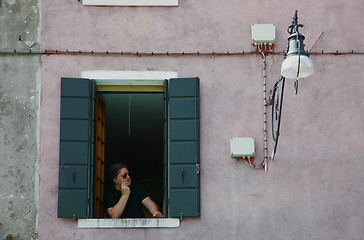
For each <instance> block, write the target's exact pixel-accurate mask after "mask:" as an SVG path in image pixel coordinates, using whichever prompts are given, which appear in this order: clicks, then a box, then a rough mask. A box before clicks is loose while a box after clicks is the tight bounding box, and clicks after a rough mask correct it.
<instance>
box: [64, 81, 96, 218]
mask: <svg viewBox="0 0 364 240" xmlns="http://www.w3.org/2000/svg"><path fill="white" fill-rule="evenodd" d="M93 98H94V84H93V81H90V80H89V79H79V78H78V79H77V78H62V79H61V114H60V156H59V185H58V186H59V191H58V217H60V218H87V217H90V216H91V215H92V212H91V211H92V208H91V207H90V205H91V201H92V198H91V195H92V193H91V189H92V186H91V184H92V182H93V181H91V179H92V177H93V176H92V175H93V174H92V169H91V168H92V164H93V151H94V147H93V140H92V139H93V134H94V133H93V132H94V122H93V121H94V120H93V119H94V117H93V115H94V110H93V107H94V106H93V105H94V99H93ZM91 206H92V205H91Z"/></svg>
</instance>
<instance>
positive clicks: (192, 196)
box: [165, 78, 200, 218]
mask: <svg viewBox="0 0 364 240" xmlns="http://www.w3.org/2000/svg"><path fill="white" fill-rule="evenodd" d="M165 91H166V92H168V93H167V100H168V101H167V103H168V111H167V113H168V144H167V150H166V151H167V152H166V154H167V160H168V162H167V164H168V176H169V177H168V180H169V181H168V193H167V194H168V200H169V201H168V211H167V216H168V217H181V218H183V217H199V216H200V175H199V171H200V93H199V78H179V79H170V80H169V83H168V88H167V89H165Z"/></svg>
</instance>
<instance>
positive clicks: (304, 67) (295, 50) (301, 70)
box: [271, 10, 314, 160]
mask: <svg viewBox="0 0 364 240" xmlns="http://www.w3.org/2000/svg"><path fill="white" fill-rule="evenodd" d="M300 27H303V24H298V17H297V10H296V11H295V14H294V16H293V20H292V24H291V25H289V26H288V29H287V31H288V33H289V34H290V35H289V37H288V46H287V51H286V54H285V60H284V61H283V63H282V67H281V78H280V79H279V80H278V81H277V82H276V83H275V85H274V87H273V93H272V137H273V140H274V142H275V145H274V149H273V152H272V156H271V160H274V156H275V153H276V151H277V145H278V138H279V130H280V123H281V114H282V102H283V92H284V83H285V78H290V79H294V89H295V94H297V91H298V79H300V78H305V77H308V76H310V75H312V74H313V72H314V67H313V63H312V61H311V59H310V57H309V53H308V52H306V51H305V49H304V44H303V40H304V39H305V37H304V36H303V35H302V34H300V33H299V28H300ZM280 82H281V92H280V94H279V83H280ZM279 95H280V96H279ZM275 122H276V123H275ZM275 125H277V126H276V131H275Z"/></svg>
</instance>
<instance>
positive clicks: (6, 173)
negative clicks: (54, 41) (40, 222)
mask: <svg viewBox="0 0 364 240" xmlns="http://www.w3.org/2000/svg"><path fill="white" fill-rule="evenodd" d="M39 18H40V14H39V6H38V1H37V0H34V1H25V0H19V1H18V0H16V1H15V0H3V1H0V32H1V34H0V49H37V48H39V47H40V46H39V41H40V37H39V29H38V27H39ZM39 65H40V61H39V56H30V55H15V54H12V55H6V54H1V55H0V153H1V154H0V165H1V167H0V239H5V238H6V237H8V236H9V237H10V236H13V239H35V238H36V223H37V199H38V191H37V185H38V176H37V175H38V170H37V168H38V167H37V166H38V159H39V153H38V150H39V137H38V136H39V92H40V91H39V87H40V84H39V70H40V68H39Z"/></svg>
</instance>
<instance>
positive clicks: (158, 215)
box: [153, 211, 163, 218]
mask: <svg viewBox="0 0 364 240" xmlns="http://www.w3.org/2000/svg"><path fill="white" fill-rule="evenodd" d="M153 217H154V218H163V213H161V212H159V211H158V212H155V213H154V214H153Z"/></svg>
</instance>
